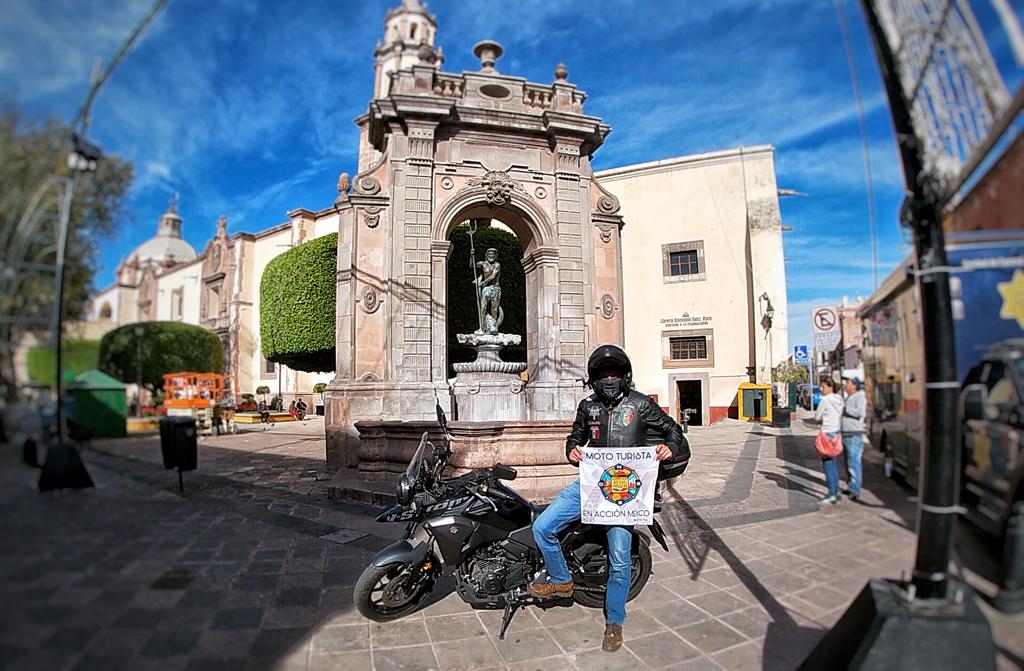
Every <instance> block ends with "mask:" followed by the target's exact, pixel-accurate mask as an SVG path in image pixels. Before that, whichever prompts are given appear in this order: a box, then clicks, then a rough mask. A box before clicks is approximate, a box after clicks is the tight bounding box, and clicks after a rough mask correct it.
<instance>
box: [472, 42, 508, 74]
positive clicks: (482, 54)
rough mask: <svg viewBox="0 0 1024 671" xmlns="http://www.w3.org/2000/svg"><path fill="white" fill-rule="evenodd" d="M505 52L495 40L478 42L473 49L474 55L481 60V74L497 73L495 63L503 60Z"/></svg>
mask: <svg viewBox="0 0 1024 671" xmlns="http://www.w3.org/2000/svg"><path fill="white" fill-rule="evenodd" d="M502 53H504V50H503V49H502V48H501V45H500V44H498V43H497V42H495V41H494V40H484V41H482V42H477V43H476V45H474V47H473V55H474V56H476V57H477V58H479V59H480V72H497V70H495V69H494V63H495V62H496V61H497V60H498V59H499V58H501V54H502Z"/></svg>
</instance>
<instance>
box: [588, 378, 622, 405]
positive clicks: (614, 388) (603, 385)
mask: <svg viewBox="0 0 1024 671" xmlns="http://www.w3.org/2000/svg"><path fill="white" fill-rule="evenodd" d="M622 387H623V384H622V378H621V377H606V378H602V379H600V380H598V381H597V382H596V383H595V384H594V391H596V392H597V395H598V396H600V397H601V398H604V399H606V400H609V401H614V400H615V399H617V398H618V397H619V396H621V395H622Z"/></svg>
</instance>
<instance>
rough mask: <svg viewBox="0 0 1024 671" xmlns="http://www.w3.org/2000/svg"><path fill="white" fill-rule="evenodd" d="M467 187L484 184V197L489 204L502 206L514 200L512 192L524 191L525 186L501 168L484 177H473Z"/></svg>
mask: <svg viewBox="0 0 1024 671" xmlns="http://www.w3.org/2000/svg"><path fill="white" fill-rule="evenodd" d="M466 186H467V187H473V186H482V187H484V191H485V194H484V198H486V199H487V203H488V204H489V205H494V206H496V207H500V206H502V205H507V204H508V203H510V202H511V201H512V192H513V191H519V192H523V193H525V192H524V191H523V187H521V186H519V185H518V184H517V183H516V182H515V181H514V180H513V179H512V178H511V177H509V175H508V173H507V172H503V171H501V170H492V171H490V172H488V173H487V174H486V175H484V176H483V177H479V178H477V179H471V180H469V181H468V182H466Z"/></svg>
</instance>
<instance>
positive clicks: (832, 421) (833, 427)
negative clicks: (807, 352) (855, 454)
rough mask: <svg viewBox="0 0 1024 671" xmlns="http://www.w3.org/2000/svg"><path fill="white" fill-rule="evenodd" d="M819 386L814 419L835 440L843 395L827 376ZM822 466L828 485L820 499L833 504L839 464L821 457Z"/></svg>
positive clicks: (836, 490)
mask: <svg viewBox="0 0 1024 671" xmlns="http://www.w3.org/2000/svg"><path fill="white" fill-rule="evenodd" d="M818 386H819V387H821V402H820V403H818V409H817V411H815V413H814V419H816V420H817V421H819V422H821V430H822V431H823V432H824V433H825V434H827V435H828V437H829V438H831V439H833V440H836V439H837V438H838V436H839V432H840V429H841V428H842V420H843V397H842V396H840V395H839V394H837V393H836V385H835V382H833V381H832V380H831V379H829V378H822V379H821V382H819V383H818ZM821 465H822V468H823V469H824V470H825V483H826V484H827V485H828V494H826V495H825V496H824V497H823V498H822V499H821V502H822V503H828V504H831V505H835V504H836V503H839V466H838V464H836V459H835V458H834V457H833V458H832V459H822V460H821Z"/></svg>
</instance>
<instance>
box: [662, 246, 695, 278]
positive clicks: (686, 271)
mask: <svg viewBox="0 0 1024 671" xmlns="http://www.w3.org/2000/svg"><path fill="white" fill-rule="evenodd" d="M668 271H669V274H671V275H696V274H697V273H699V272H700V267H699V265H698V263H697V250H696V249H687V250H684V251H681V252H669V255H668Z"/></svg>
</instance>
